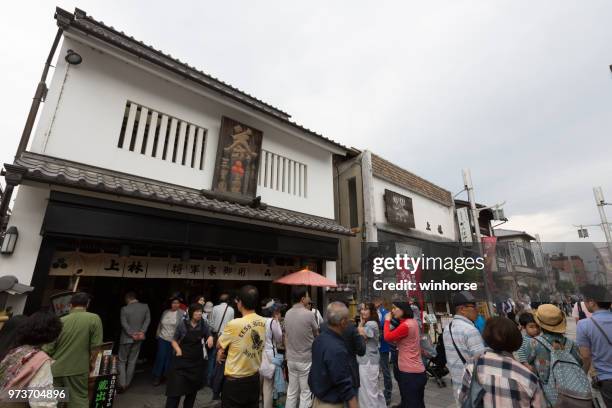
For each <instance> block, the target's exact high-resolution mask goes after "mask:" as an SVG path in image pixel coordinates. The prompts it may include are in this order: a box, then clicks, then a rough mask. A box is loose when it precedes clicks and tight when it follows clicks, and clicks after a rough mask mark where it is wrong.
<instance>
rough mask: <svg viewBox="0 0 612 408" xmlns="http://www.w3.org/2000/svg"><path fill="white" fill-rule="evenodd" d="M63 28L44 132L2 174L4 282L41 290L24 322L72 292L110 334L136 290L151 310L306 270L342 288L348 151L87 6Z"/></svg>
mask: <svg viewBox="0 0 612 408" xmlns="http://www.w3.org/2000/svg"><path fill="white" fill-rule="evenodd" d="M55 19H56V20H57V24H58V26H59V32H58V37H57V38H56V41H55V43H54V45H53V49H52V51H51V54H50V59H49V62H53V59H55V60H56V62H55V63H54V66H55V70H54V72H53V76H52V79H51V82H50V86H49V88H48V91H47V89H46V85H45V84H44V82H42V85H39V89H42V92H41V94H40V95H41V97H42V99H44V105H43V106H42V109H41V110H40V112H39V113H38V123H37V126H36V127H35V128H34V129H33V133H32V137H31V138H30V134H29V132H28V131H27V130H28V126H26V131H25V132H24V139H22V143H21V145H20V149H19V150H18V154H17V157H16V159H15V161H14V163H10V164H5V166H4V167H5V178H6V181H7V184H8V185H9V186H10V189H7V191H6V193H5V196H4V197H5V199H7V200H10V199H11V197H10V195H11V194H12V192H13V189H15V191H16V192H17V195H16V198H15V202H14V206H13V209H12V215H11V216H10V219H9V220H8V224H7V225H8V227H9V229H10V228H11V227H15V230H16V231H18V240H17V243H16V245H15V248H14V250H12V251H11V252H12V253H11V254H6V255H3V256H2V259H1V260H0V275H5V274H10V275H15V276H16V277H17V278H18V279H19V282H22V283H24V284H29V285H31V286H33V287H34V288H35V289H34V291H33V292H32V293H31V294H29V296H27V301H26V300H25V299H26V298H25V296H24V297H23V298H22V299H20V300H19V301H18V302H17V304H15V305H13V306H14V308H15V310H16V311H19V310H21V309H24V308H25V310H26V312H31V311H33V310H36V309H37V308H38V307H39V306H40V305H41V304H45V303H47V302H48V301H49V298H50V296H52V295H53V294H54V293H57V292H60V291H65V290H70V289H72V288H74V285H75V284H76V283H77V281H78V288H79V289H80V290H81V289H82V290H84V291H87V292H89V293H91V294H93V296H94V302H93V303H92V309H93V311H94V312H97V313H99V314H100V315H101V316H102V319H103V321H104V323H105V330H106V329H107V328H110V331H108V333H110V334H109V335H112V332H113V328H116V326H117V325H118V319H119V307H120V306H121V304H122V295H123V293H124V292H125V290H127V289H130V288H132V289H136V290H137V291H138V292H140V293H141V296H143V297H144V299H142V300H144V301H146V302H148V303H149V305H150V306H151V310H152V311H153V312H154V314H155V312H156V311H159V309H160V308H161V307H162V303H163V302H164V301H165V300H166V299H167V298H168V297H169V296H170V295H171V294H172V293H174V292H180V293H181V294H183V295H184V296H185V297H186V298H189V297H191V296H193V295H196V294H200V293H202V294H204V295H205V296H206V298H207V299H215V298H216V297H217V296H218V294H219V293H220V292H221V291H225V290H232V289H235V288H237V287H239V286H241V285H243V284H245V283H251V284H254V285H256V286H257V287H258V288H259V290H260V292H261V295H262V297H266V296H278V297H286V295H287V291H288V288H287V287H284V286H280V285H273V284H271V282H272V281H273V280H274V279H276V278H278V277H280V276H282V275H283V274H286V273H288V272H293V271H295V270H297V269H300V268H302V267H304V266H308V267H310V268H311V269H312V270H315V271H317V272H319V273H322V274H323V275H326V276H327V277H328V278H330V279H332V280H335V279H336V262H337V259H338V247H339V239H340V238H341V237H344V236H350V235H351V232H350V229H349V228H348V227H345V226H342V225H341V224H340V223H338V222H336V221H335V219H334V218H335V215H334V214H335V208H334V177H333V172H334V170H333V160H334V157H345V156H346V155H347V153H348V150H347V148H345V147H344V146H342V145H340V144H338V143H336V142H334V141H333V140H330V139H328V138H325V137H323V136H321V135H320V134H318V133H315V132H314V131H311V130H309V129H306V128H304V127H302V126H300V125H298V124H297V123H295V122H293V121H292V120H291V117H290V115H289V114H287V113H285V112H283V111H282V110H280V109H278V108H275V107H273V106H271V105H269V104H267V103H265V102H262V101H261V100H259V99H257V98H255V97H253V96H250V95H248V94H247V93H245V92H243V91H241V90H239V89H236V88H234V87H232V86H231V85H228V84H226V83H224V82H222V81H220V80H218V79H216V78H213V77H211V76H210V75H207V74H206V73H204V72H202V71H199V70H197V69H196V68H194V67H191V66H190V65H188V64H186V63H185V62H181V61H179V60H178V59H176V58H174V57H172V56H170V55H168V54H165V53H163V52H161V51H159V50H157V49H155V48H153V47H151V46H148V45H145V44H144V43H142V42H140V41H137V40H135V39H134V38H132V37H130V36H128V35H127V34H124V33H123V32H120V31H118V30H116V29H114V28H112V27H110V26H108V25H106V24H104V23H102V22H100V21H97V20H95V19H94V18H92V17H91V16H88V15H87V14H86V13H85V12H84V11H82V10H79V9H76V10H75V12H74V13H70V12H68V11H65V10H62V9H59V8H58V9H57V12H56V14H55ZM59 39H61V46H59V47H58V40H59ZM52 58H53V59H52ZM43 79H44V78H43ZM41 86H42V88H40V87H41ZM35 102H36V101H35ZM34 114H36V111H35V112H34ZM9 190H10V191H9ZM7 197H8V198H7ZM3 208H4V209H5V210H6V203H5V205H3ZM2 215H4V214H2ZM0 218H2V217H1V215H0ZM5 219H6V218H5ZM77 279H78V280H77ZM312 295H313V296H314V297H315V298H316V299H317V300H318V301H319V302H320V301H322V298H323V296H324V292H323V291H321V290H319V291H316V290H314V291H313V293H312ZM154 323H155V322H154ZM113 325H114V326H113ZM105 337H106V336H105Z"/></svg>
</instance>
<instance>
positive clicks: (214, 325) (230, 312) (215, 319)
mask: <svg viewBox="0 0 612 408" xmlns="http://www.w3.org/2000/svg"><path fill="white" fill-rule="evenodd" d="M226 308H227V312H225V309H226ZM223 313H225V317H223ZM221 318H223V321H221ZM232 319H234V308H232V307H229V306H228V305H227V303H225V302H223V303H219V304H218V305H217V306H215V307H213V310H212V313H211V315H210V329H211V330H212V331H213V332H215V333H218V334H219V335H221V333H223V330H224V329H225V325H226V324H227V322H229V321H230V320H232Z"/></svg>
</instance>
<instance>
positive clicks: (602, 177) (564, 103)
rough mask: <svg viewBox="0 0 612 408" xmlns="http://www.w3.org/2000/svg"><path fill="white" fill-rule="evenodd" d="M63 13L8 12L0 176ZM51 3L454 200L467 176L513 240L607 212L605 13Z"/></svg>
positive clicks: (551, 8) (535, 8)
mask: <svg viewBox="0 0 612 408" xmlns="http://www.w3.org/2000/svg"><path fill="white" fill-rule="evenodd" d="M332 3H333V4H332ZM425 3H427V4H425ZM54 4H55V3H53V2H50V1H48V0H47V1H38V2H35V1H20V2H10V3H8V2H7V3H5V4H3V14H4V16H5V18H3V22H2V24H1V25H0V35H1V38H2V41H0V52H1V55H2V58H1V59H0V74H1V75H0V80H1V81H2V84H1V85H2V86H1V89H2V96H3V98H1V100H0V107H1V111H2V121H1V123H2V124H1V127H0V129H1V131H2V135H1V138H0V160H2V163H4V162H12V160H13V155H14V152H15V150H16V148H17V144H18V141H19V137H20V135H21V131H22V129H23V125H24V123H25V119H26V116H27V112H28V109H29V106H30V101H31V98H32V95H33V93H34V90H35V87H36V84H37V81H38V78H39V77H40V73H41V70H42V67H43V63H44V60H45V58H46V56H47V54H48V52H49V48H50V46H51V43H52V40H53V37H54V35H55V31H56V24H55V20H54V19H53V13H54ZM56 4H57V5H60V6H61V7H63V8H66V9H68V10H70V11H72V10H73V9H74V7H75V6H76V7H79V8H82V9H84V10H85V11H87V13H88V14H90V15H92V16H93V17H95V18H97V19H98V20H102V21H104V22H105V23H107V24H109V25H112V26H114V27H116V28H118V29H120V30H122V31H124V32H126V33H128V34H129V35H132V36H134V37H135V38H136V39H138V40H142V41H144V42H145V43H147V44H151V45H153V46H155V47H156V48H159V49H162V50H163V51H165V52H167V53H170V54H171V55H173V56H175V57H178V58H179V59H181V60H182V61H187V62H189V63H190V65H194V66H197V67H199V68H201V69H203V70H204V71H206V72H208V73H210V74H212V75H214V76H216V77H219V78H220V79H222V80H224V81H226V82H229V83H231V84H232V85H234V86H237V87H239V88H240V89H242V90H244V91H246V92H248V93H251V94H252V95H255V96H257V97H259V98H260V99H263V100H264V101H266V102H269V103H270V104H272V105H274V106H277V107H279V108H281V109H283V110H285V111H287V112H289V113H290V114H291V115H292V116H293V119H295V120H296V121H298V122H299V123H301V124H303V125H305V126H307V127H309V128H311V129H314V130H316V131H318V132H320V133H323V134H324V135H326V136H328V137H330V138H332V139H335V140H336V141H338V142H340V143H343V144H345V145H348V146H354V147H357V148H360V149H365V148H368V149H370V150H372V151H374V152H376V153H378V154H380V155H382V156H383V157H385V158H387V159H389V160H391V161H393V162H395V163H397V164H399V165H401V166H402V167H404V168H406V169H407V170H410V171H412V172H414V173H416V174H418V175H420V176H422V177H424V178H426V179H428V180H430V181H432V182H434V183H436V184H438V185H440V186H442V187H444V188H446V189H448V190H450V191H452V192H453V194H454V193H456V192H458V191H459V190H461V189H462V188H463V186H462V184H463V182H462V178H461V169H462V168H463V167H469V168H470V169H471V171H472V178H473V181H474V185H475V188H476V197H477V200H478V201H479V202H482V203H484V204H487V205H490V204H494V203H497V202H501V201H506V205H505V211H506V216H507V217H508V218H510V220H511V222H510V223H508V224H506V225H504V228H506V227H508V228H516V229H521V230H526V231H528V232H529V233H531V234H536V233H539V234H540V235H541V237H542V239H543V240H544V241H564V240H569V241H576V240H577V234H576V231H575V229H574V228H573V227H572V224H579V223H585V224H586V223H596V222H599V217H598V213H597V209H596V207H595V204H594V198H593V192H592V187H593V186H595V185H601V186H602V187H603V189H604V194H605V195H606V198H607V200H608V201H612V74H611V73H610V70H609V68H608V66H609V65H610V64H612V24H611V23H610V22H611V21H612V2H610V1H606V0H589V1H584V0H576V1H559V0H554V1H552V0H551V1H545V0H540V1H538V2H533V1H527V0H522V1H517V0H513V1H501V0H496V1H488V0H481V1H475V0H471V1H461V0H450V1H436V2H418V3H417V2H405V1H396V2H392V1H388V2H371V1H367V2H366V1H355V0H351V1H333V2H330V1H313V0H309V1H301V2H297V1H293V2H287V1H266V2H263V1H259V2H254V1H223V2H219V1H215V2H213V1H199V2H195V1H193V2H187V1H184V2H180V4H182V7H177V5H178V4H179V3H172V2H168V1H164V2H161V1H131V2H127V1H123V2H109V1H62V0H58V1H57V2H56ZM119 4H121V6H120V7H119ZM459 197H460V198H465V194H463V195H460V196H459ZM607 211H608V214H609V216H610V218H612V207H607ZM589 232H590V233H591V235H592V238H593V240H595V241H603V240H604V238H603V233H602V232H601V230H600V229H599V228H590V230H589Z"/></svg>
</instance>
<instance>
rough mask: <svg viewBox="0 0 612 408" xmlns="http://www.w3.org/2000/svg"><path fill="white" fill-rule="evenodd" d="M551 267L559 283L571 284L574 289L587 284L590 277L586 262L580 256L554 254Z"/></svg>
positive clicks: (551, 258)
mask: <svg viewBox="0 0 612 408" xmlns="http://www.w3.org/2000/svg"><path fill="white" fill-rule="evenodd" d="M550 265H551V266H552V269H553V271H554V273H555V275H556V276H558V279H557V281H559V282H570V283H571V284H572V285H573V286H574V288H579V287H580V286H582V285H584V284H586V283H587V280H588V277H587V272H586V268H585V265H584V261H583V260H582V258H581V257H580V256H578V255H571V256H566V255H563V254H562V253H561V254H554V255H551V257H550Z"/></svg>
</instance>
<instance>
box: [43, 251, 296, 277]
mask: <svg viewBox="0 0 612 408" xmlns="http://www.w3.org/2000/svg"><path fill="white" fill-rule="evenodd" d="M292 272H295V267H293V266H268V265H267V264H259V263H230V262H224V261H208V260H193V261H187V262H184V261H181V260H180V259H176V258H158V257H139V256H129V257H120V256H119V255H116V254H107V253H99V254H87V253H81V252H56V253H55V254H54V256H53V261H52V262H51V267H50V269H49V275H50V276H74V275H78V276H106V277H116V278H134V279H153V278H161V279H215V280H264V281H272V280H275V279H278V278H281V277H283V276H285V275H287V274H289V273H292Z"/></svg>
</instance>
